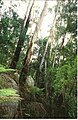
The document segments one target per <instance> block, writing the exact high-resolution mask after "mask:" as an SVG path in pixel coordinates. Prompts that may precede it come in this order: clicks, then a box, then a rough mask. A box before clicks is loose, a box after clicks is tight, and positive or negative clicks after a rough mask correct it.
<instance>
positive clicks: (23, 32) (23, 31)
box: [10, 0, 34, 69]
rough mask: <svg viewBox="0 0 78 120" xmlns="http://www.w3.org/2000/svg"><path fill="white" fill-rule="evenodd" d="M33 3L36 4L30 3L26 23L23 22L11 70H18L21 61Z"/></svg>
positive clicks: (25, 18)
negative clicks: (20, 57) (18, 63)
mask: <svg viewBox="0 0 78 120" xmlns="http://www.w3.org/2000/svg"><path fill="white" fill-rule="evenodd" d="M33 3H34V0H32V1H31V2H30V1H29V5H28V10H27V12H26V15H25V17H24V21H23V25H22V27H21V32H20V36H19V40H18V43H17V47H16V50H15V53H14V56H13V59H12V62H11V64H10V68H12V69H15V68H16V66H17V62H18V60H19V56H20V52H21V48H22V46H23V44H24V41H25V35H26V32H27V30H28V26H29V21H30V14H31V10H32V6H33Z"/></svg>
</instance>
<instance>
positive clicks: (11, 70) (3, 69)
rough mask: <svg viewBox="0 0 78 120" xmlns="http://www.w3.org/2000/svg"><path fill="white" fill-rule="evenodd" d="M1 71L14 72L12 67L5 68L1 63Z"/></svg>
mask: <svg viewBox="0 0 78 120" xmlns="http://www.w3.org/2000/svg"><path fill="white" fill-rule="evenodd" d="M3 72H5V73H6V72H15V70H14V69H9V68H6V67H5V66H3V65H1V64H0V73H3Z"/></svg>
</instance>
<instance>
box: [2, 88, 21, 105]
mask: <svg viewBox="0 0 78 120" xmlns="http://www.w3.org/2000/svg"><path fill="white" fill-rule="evenodd" d="M18 100H21V98H20V97H19V94H18V91H17V90H15V89H12V88H7V89H0V103H2V102H9V101H10V102H12V101H13V102H14V101H18Z"/></svg>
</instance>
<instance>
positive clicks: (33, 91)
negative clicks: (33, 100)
mask: <svg viewBox="0 0 78 120" xmlns="http://www.w3.org/2000/svg"><path fill="white" fill-rule="evenodd" d="M43 90H44V88H41V89H40V88H38V87H37V86H34V87H31V88H30V91H31V93H32V94H41V93H42V92H43Z"/></svg>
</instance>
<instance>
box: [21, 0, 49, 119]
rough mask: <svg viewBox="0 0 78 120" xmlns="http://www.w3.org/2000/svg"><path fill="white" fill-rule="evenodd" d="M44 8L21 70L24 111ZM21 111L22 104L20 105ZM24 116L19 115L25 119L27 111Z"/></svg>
mask: <svg viewBox="0 0 78 120" xmlns="http://www.w3.org/2000/svg"><path fill="white" fill-rule="evenodd" d="M46 7H47V2H46V1H45V5H44V8H46ZM44 8H43V10H42V12H41V15H40V18H39V20H38V24H37V26H36V28H35V31H34V34H33V37H32V38H31V40H30V42H29V46H28V49H27V51H26V56H25V59H24V62H23V68H22V70H21V74H20V77H19V92H20V96H21V97H22V98H23V100H22V101H21V109H23V108H24V107H25V105H27V103H28V101H27V93H26V86H25V85H26V84H25V83H26V78H27V74H28V71H29V65H30V62H31V59H32V55H33V48H34V42H35V41H36V39H37V36H38V30H39V29H38V28H39V27H40V26H41V22H42V21H43V17H44V15H45V9H44ZM19 109H20V104H19ZM22 113H23V114H22V115H21V114H20V115H19V117H20V118H25V114H24V113H25V111H23V112H22Z"/></svg>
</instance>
